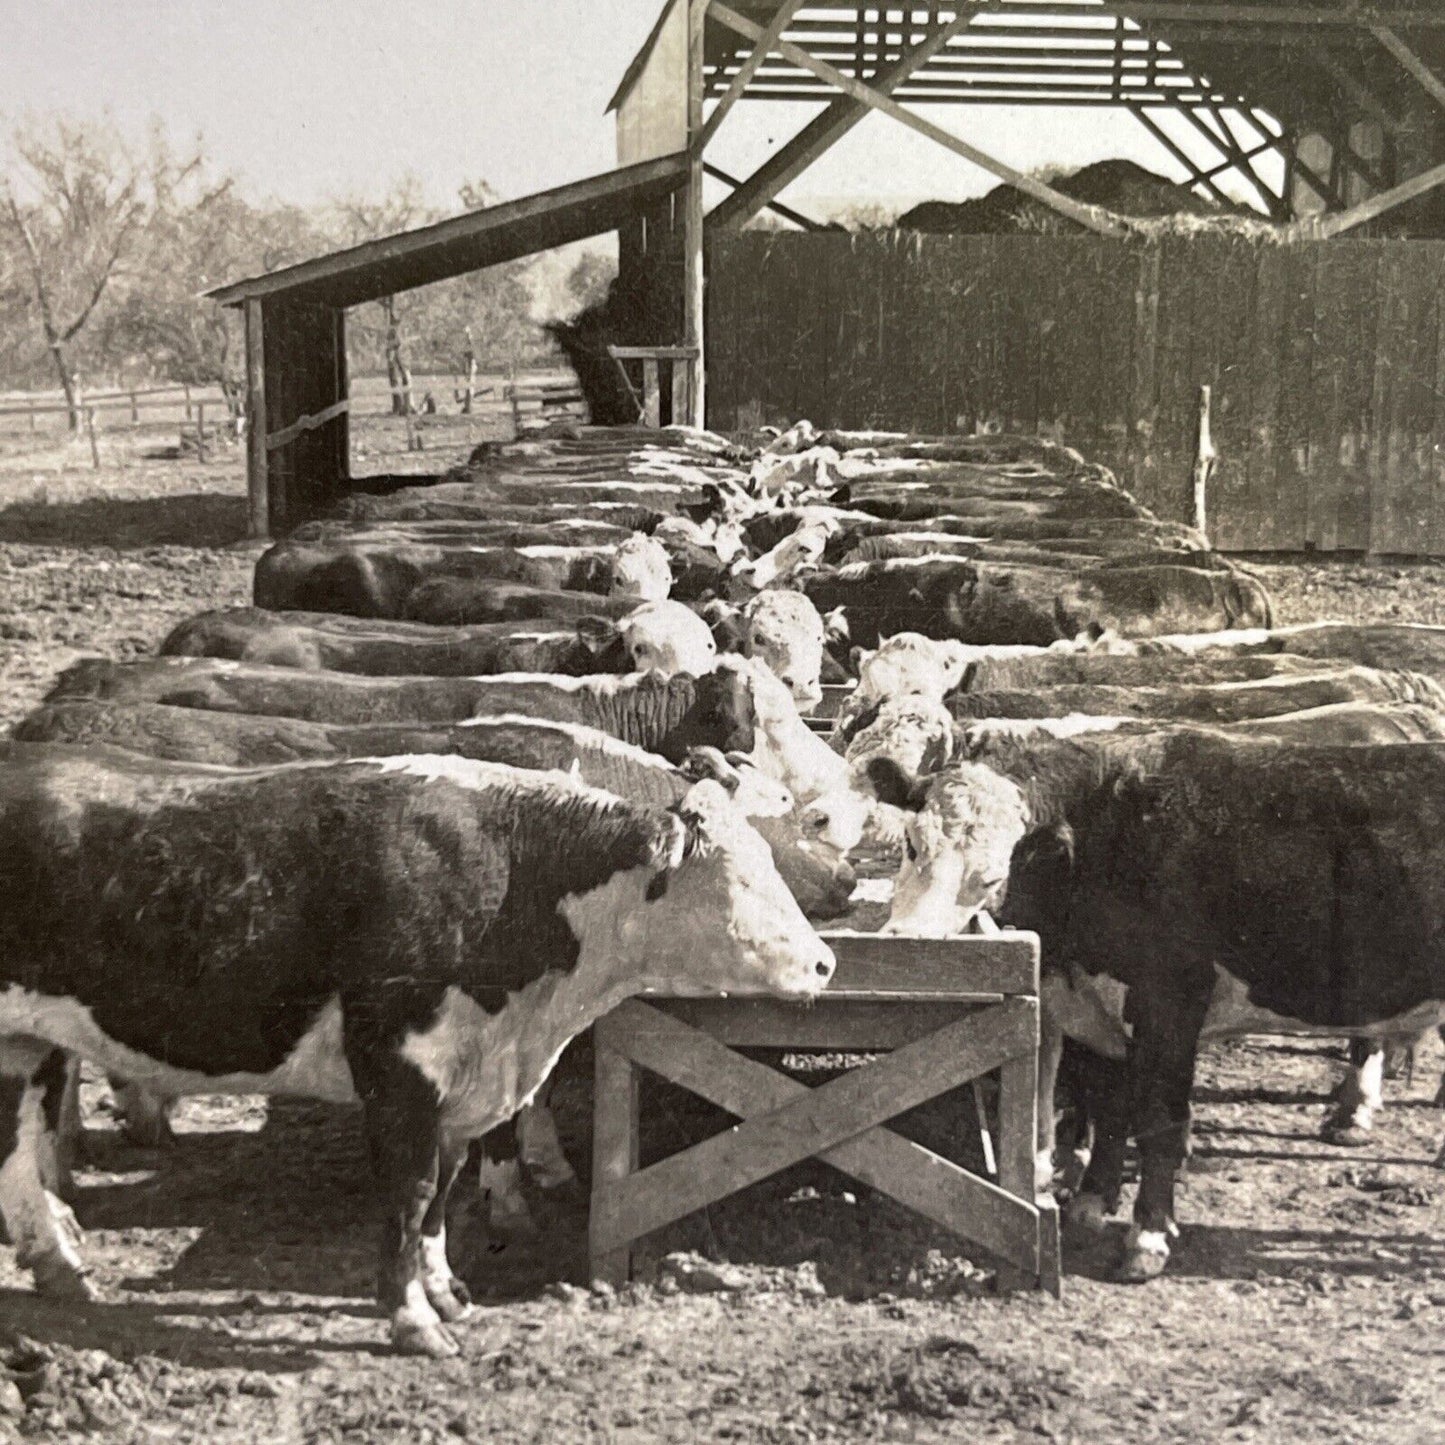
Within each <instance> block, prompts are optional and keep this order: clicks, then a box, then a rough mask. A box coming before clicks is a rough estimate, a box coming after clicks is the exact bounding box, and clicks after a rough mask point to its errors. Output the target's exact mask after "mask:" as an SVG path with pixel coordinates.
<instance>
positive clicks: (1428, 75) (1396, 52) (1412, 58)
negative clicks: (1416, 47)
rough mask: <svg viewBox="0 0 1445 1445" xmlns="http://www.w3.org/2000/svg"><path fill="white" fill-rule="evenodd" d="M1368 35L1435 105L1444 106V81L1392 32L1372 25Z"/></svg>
mask: <svg viewBox="0 0 1445 1445" xmlns="http://www.w3.org/2000/svg"><path fill="white" fill-rule="evenodd" d="M1370 34H1371V35H1373V36H1374V37H1375V39H1376V40H1378V41H1379V42H1380V44H1381V45H1383V46H1384V47H1385V49H1386V50H1388V51H1389V52H1390V54H1391V55H1393V56H1394V57H1395V59H1396V60H1397V61H1398V62H1399V63H1400V66H1401V67H1402V68H1403V69H1404V70H1406V71H1407V72H1408V73H1409V74H1410V75H1411V76H1412V77H1413V78H1414V79H1415V80H1416V81H1417V82H1418V83H1419V84H1420V86H1421V88H1422V89H1423V90H1424V91H1425V92H1426V93H1427V94H1428V95H1429V96H1430V97H1431V99H1433V100H1434V101H1435V103H1436V104H1437V105H1442V106H1445V81H1442V80H1441V79H1440V77H1439V76H1438V75H1436V74H1435V72H1434V71H1433V70H1431V69H1430V67H1429V66H1428V65H1426V64H1425V62H1424V61H1423V60H1421V59H1420V57H1419V56H1418V55H1416V54H1415V52H1414V51H1413V50H1411V49H1410V47H1409V46H1408V45H1406V44H1405V42H1404V41H1403V40H1401V39H1400V37H1399V36H1398V35H1396V34H1395V32H1394V31H1393V30H1391V29H1390V28H1389V27H1388V26H1385V25H1372V26H1370Z"/></svg>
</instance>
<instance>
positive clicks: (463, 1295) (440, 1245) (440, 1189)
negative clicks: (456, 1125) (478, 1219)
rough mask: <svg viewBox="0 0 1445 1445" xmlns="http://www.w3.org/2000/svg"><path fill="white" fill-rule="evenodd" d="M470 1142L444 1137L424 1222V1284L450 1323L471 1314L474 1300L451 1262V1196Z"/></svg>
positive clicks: (448, 1136) (422, 1275)
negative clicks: (432, 1192) (449, 1247)
mask: <svg viewBox="0 0 1445 1445" xmlns="http://www.w3.org/2000/svg"><path fill="white" fill-rule="evenodd" d="M469 1142H470V1141H468V1140H466V1139H457V1138H453V1137H451V1136H450V1135H445V1134H444V1135H443V1136H442V1140H441V1143H440V1145H439V1148H438V1158H437V1192H436V1197H435V1198H434V1199H433V1200H432V1202H431V1203H430V1204H429V1205H428V1206H427V1210H426V1213H425V1214H424V1215H423V1216H422V1221H421V1285H422V1289H423V1290H424V1291H425V1292H426V1297H427V1299H428V1300H430V1301H431V1306H432V1308H433V1309H434V1310H435V1311H436V1312H437V1314H438V1315H439V1316H440V1317H441V1318H442V1319H443V1320H444V1321H446V1323H448V1324H452V1323H454V1322H455V1321H457V1320H461V1319H465V1318H466V1317H467V1315H469V1314H470V1313H471V1308H472V1297H471V1295H470V1293H469V1292H468V1291H467V1287H466V1285H464V1284H463V1283H462V1282H461V1280H459V1279H458V1278H457V1277H456V1275H454V1274H453V1273H452V1267H451V1263H450V1261H449V1260H448V1259H447V1223H446V1219H447V1195H448V1194H449V1193H450V1192H451V1187H452V1185H453V1184H454V1183H456V1178H457V1174H458V1173H459V1172H460V1170H461V1167H462V1165H463V1163H465V1161H466V1157H467V1146H468V1143H469Z"/></svg>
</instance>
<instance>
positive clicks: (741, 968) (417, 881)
mask: <svg viewBox="0 0 1445 1445" xmlns="http://www.w3.org/2000/svg"><path fill="white" fill-rule="evenodd" d="M0 761H3V767H0V944H3V948H0V955H3V963H0V1118H3V1120H4V1123H3V1127H0V1155H3V1157H0V1214H3V1217H4V1221H5V1225H6V1228H7V1230H8V1232H9V1235H10V1238H11V1240H12V1241H13V1243H14V1245H15V1248H16V1254H17V1259H18V1261H19V1262H20V1263H21V1264H22V1265H23V1266H25V1267H28V1268H29V1269H30V1270H31V1271H32V1273H33V1274H34V1277H35V1280H36V1284H37V1286H38V1287H39V1288H40V1289H41V1290H43V1291H44V1292H46V1293H50V1294H55V1295H61V1296H67V1297H75V1298H89V1297H91V1296H92V1294H93V1289H92V1287H91V1285H90V1282H89V1280H88V1279H87V1277H86V1269H85V1265H84V1262H83V1260H82V1259H81V1257H80V1254H79V1251H78V1243H77V1239H76V1234H77V1233H78V1231H75V1230H74V1226H73V1220H71V1219H70V1218H69V1216H68V1211H66V1210H65V1207H64V1206H63V1205H62V1204H60V1202H59V1201H58V1200H56V1199H55V1198H54V1196H53V1195H51V1194H49V1193H48V1192H47V1190H46V1188H45V1184H44V1182H43V1176H44V1173H45V1171H46V1168H47V1165H46V1156H47V1155H48V1154H49V1153H50V1152H51V1151H52V1150H53V1144H54V1139H53V1123H52V1122H51V1121H52V1120H53V1118H54V1113H55V1108H56V1104H57V1097H56V1096H57V1091H58V1090H59V1089H60V1088H61V1087H62V1085H63V1075H64V1055H65V1054H66V1053H74V1054H78V1055H80V1056H81V1057H83V1058H88V1059H90V1060H91V1061H92V1062H94V1063H95V1064H96V1065H98V1066H99V1067H101V1068H103V1069H106V1070H109V1071H114V1072H116V1073H119V1074H121V1075H123V1076H124V1077H127V1078H131V1079H135V1080H138V1081H140V1082H142V1083H147V1084H154V1085H156V1086H157V1087H158V1088H159V1089H160V1090H161V1091H162V1092H167V1093H197V1092H242V1093H279V1094H294V1095H301V1096H304V1097H310V1098H319V1099H325V1100H335V1101H338V1102H346V1101H351V1100H356V1099H359V1100H360V1101H361V1103H362V1107H363V1110H364V1115H365V1126H366V1132H367V1136H368V1140H369V1143H370V1152H371V1156H372V1159H373V1162H374V1167H375V1170H376V1175H377V1185H378V1189H379V1192H380V1196H381V1203H382V1212H383V1227H382V1237H381V1244H380V1252H379V1266H380V1270H379V1274H380V1290H379V1292H380V1297H381V1302H382V1307H383V1309H384V1310H385V1311H386V1312H387V1314H388V1315H389V1317H390V1323H391V1338H392V1341H393V1343H394V1344H395V1346H396V1347H397V1348H398V1349H400V1350H403V1351H407V1352H412V1353H420V1354H426V1355H432V1356H436V1357H445V1356H448V1355H454V1354H456V1353H457V1351H458V1345H457V1343H456V1341H455V1339H454V1338H453V1337H452V1336H451V1335H450V1334H449V1332H448V1330H447V1328H446V1325H447V1324H448V1323H450V1322H453V1321H456V1320H458V1319H460V1318H461V1317H462V1316H463V1315H464V1314H465V1313H466V1311H467V1308H468V1305H467V1297H466V1292H465V1290H464V1288H463V1287H462V1286H461V1285H460V1284H459V1282H458V1281H456V1280H455V1279H454V1278H453V1276H452V1273H451V1269H450V1266H449V1265H448V1263H447V1258H446V1235H445V1227H444V1218H445V1208H446V1200H447V1195H448V1192H449V1190H450V1188H451V1185H452V1182H453V1180H454V1178H455V1176H456V1172H457V1170H458V1168H459V1167H460V1165H461V1163H462V1160H463V1157H464V1155H465V1152H466V1147H467V1143H468V1141H469V1140H470V1139H472V1138H475V1137H477V1136H478V1135H480V1134H482V1133H484V1132H485V1131H487V1130H488V1129H491V1128H493V1127H495V1126H496V1125H498V1124H500V1123H501V1122H503V1121H504V1120H506V1119H508V1118H510V1117H511V1116H512V1115H513V1114H514V1113H515V1112H516V1110H517V1109H518V1108H519V1107H521V1106H522V1105H523V1104H525V1103H526V1102H527V1100H528V1099H529V1098H530V1097H531V1096H532V1095H533V1094H534V1093H535V1092H536V1090H537V1088H538V1087H539V1086H540V1085H541V1084H542V1083H543V1081H544V1080H545V1079H546V1077H547V1075H548V1074H549V1072H550V1071H551V1069H552V1067H553V1064H554V1063H555V1061H556V1058H557V1056H558V1054H559V1053H560V1052H561V1050H562V1049H563V1048H564V1047H565V1046H566V1044H567V1042H568V1040H569V1039H570V1038H572V1037H573V1036H574V1035H575V1034H576V1033H577V1032H578V1031H579V1030H581V1029H583V1028H586V1027H587V1026H588V1024H589V1023H591V1022H592V1021H593V1020H594V1019H596V1018H597V1017H599V1016H600V1015H602V1014H604V1013H606V1012H607V1011H608V1010H609V1009H611V1008H613V1007H615V1006H616V1004H618V1003H619V1002H621V1001H622V1000H623V999H625V998H627V997H628V996H630V995H632V994H636V993H639V992H643V991H646V990H649V989H651V990H658V991H662V992H667V993H673V994H696V995H702V994H712V993H717V992H719V991H726V992H749V991H756V992H760V993H773V994H778V995H781V996H784V997H792V998H799V999H806V998H811V997H813V996H814V995H816V994H817V992H818V991H819V990H820V989H821V988H822V987H823V985H824V984H825V983H826V982H827V980H828V978H829V977H830V976H831V974H832V971H833V957H832V954H831V952H830V951H829V949H828V948H827V946H826V945H825V944H824V943H823V942H822V940H820V939H819V938H818V936H817V935H816V934H815V933H814V932H813V930H812V928H811V927H810V926H809V925H808V923H807V922H806V920H805V919H804V918H803V916H802V914H801V913H800V912H799V911H798V907H797V904H796V903H795V902H794V901H793V899H792V897H791V896H790V895H789V894H788V892H787V890H786V889H785V888H784V887H783V885H782V882H781V880H780V879H779V878H778V876H777V873H776V872H775V870H774V869H773V867H772V864H771V861H770V859H769V857H768V852H767V848H766V845H765V844H764V843H763V841H762V839H761V838H759V837H758V836H757V834H756V833H755V832H753V831H752V829H750V828H749V827H748V826H747V824H746V822H745V821H744V819H743V818H742V816H741V814H740V813H739V812H738V811H737V810H736V808H735V807H734V806H733V805H732V804H731V802H729V800H728V798H727V796H726V794H725V793H724V791H723V790H722V788H720V787H719V786H718V785H716V784H714V783H701V784H698V785H696V787H695V788H694V789H692V790H691V791H690V792H689V793H688V794H687V795H686V797H685V798H684V800H683V803H682V804H681V805H680V806H679V808H678V809H677V810H675V811H668V810H663V809H648V808H640V807H637V806H635V805H632V804H628V803H624V802H623V801H622V800H620V799H618V798H616V797H615V796H613V795H611V794H608V793H604V792H601V791H598V790H595V789H591V788H587V787H585V786H583V785H581V784H579V783H576V782H574V781H573V780H571V779H570V778H568V777H567V776H566V775H565V774H554V775H537V774H528V773H524V772H521V771H518V770H514V769H510V768H505V767H496V766H492V765H488V764H481V763H474V762H468V761H464V760H461V759H458V758H445V757H436V756H418V757H401V758H386V759H375V760H361V761H355V762H346V763H322V764H297V765H293V766H290V767H285V768H278V769H267V770H258V771H253V772H245V773H235V772H230V771H225V772H222V771H219V770H215V769H207V768H199V767H188V766H184V765H180V764H175V763H159V762H154V761H152V760H150V759H141V758H136V757H134V756H130V755H126V754H117V753H105V752H103V751H96V752H88V753H85V754H80V753H77V752H75V751H72V750H68V749H56V748H49V747H45V746H37V745H32V744H9V745H7V746H6V747H5V748H4V749H3V755H0ZM179 857H184V858H186V859H187V860H188V862H187V866H186V867H184V868H180V869H178V868H176V867H175V866H174V860H175V859H177V858H179ZM679 937H685V938H687V940H688V947H687V948H684V949H679V948H678V946H677V940H678V938H679Z"/></svg>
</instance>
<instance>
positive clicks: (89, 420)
mask: <svg viewBox="0 0 1445 1445" xmlns="http://www.w3.org/2000/svg"><path fill="white" fill-rule="evenodd" d="M85 431H86V435H87V436H88V437H89V438H90V463H91V465H92V466H93V467H94V468H95V469H96V471H99V470H100V448H99V447H98V446H97V445H96V444H95V408H94V407H93V406H88V407H86V409H85Z"/></svg>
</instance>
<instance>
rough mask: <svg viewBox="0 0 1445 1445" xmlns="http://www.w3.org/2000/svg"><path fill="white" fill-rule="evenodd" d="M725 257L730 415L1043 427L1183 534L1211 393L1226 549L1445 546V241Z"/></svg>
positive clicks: (1002, 242)
mask: <svg viewBox="0 0 1445 1445" xmlns="http://www.w3.org/2000/svg"><path fill="white" fill-rule="evenodd" d="M713 256H714V261H713V270H712V279H711V285H712V291H713V298H712V305H713V307H714V311H713V313H711V314H712V315H714V316H715V317H716V318H717V322H716V324H717V325H718V326H720V327H721V328H722V329H723V330H724V331H726V332H727V335H726V336H721V337H718V338H717V339H716V340H715V344H714V348H713V352H712V355H711V358H710V370H711V371H712V373H713V378H714V381H713V393H714V397H715V403H714V404H715V407H716V413H715V420H716V421H717V423H718V424H722V425H726V424H729V423H731V422H733V421H734V420H737V421H742V422H746V421H747V420H748V419H749V415H750V412H749V402H750V400H751V401H755V402H756V403H757V407H756V408H754V410H760V412H761V415H762V417H763V419H768V420H783V419H789V418H792V417H796V416H799V415H807V416H810V417H811V418H812V419H813V420H814V421H816V422H818V423H819V424H820V425H822V424H832V425H843V426H885V427H902V428H909V429H913V430H923V431H952V430H957V431H963V432H975V431H987V430H997V429H1001V428H1008V429H1018V430H1027V431H1042V432H1044V433H1046V434H1048V435H1051V436H1054V437H1056V438H1058V439H1060V440H1063V441H1065V442H1067V443H1069V444H1072V445H1074V446H1077V447H1079V448H1080V449H1081V450H1082V451H1084V452H1085V453H1086V454H1088V455H1090V456H1092V457H1094V458H1096V459H1097V460H1099V461H1102V462H1104V463H1105V464H1106V465H1109V466H1111V467H1113V468H1114V469H1115V470H1116V471H1117V472H1118V473H1119V475H1120V479H1121V481H1123V482H1124V484H1125V485H1127V486H1129V487H1131V488H1132V489H1133V490H1134V491H1135V493H1136V495H1138V496H1139V498H1140V500H1141V501H1143V502H1145V503H1146V504H1147V505H1149V506H1151V507H1153V508H1154V509H1155V510H1156V511H1157V512H1158V513H1159V514H1160V515H1162V516H1166V517H1171V518H1175V519H1181V520H1182V519H1185V518H1187V517H1188V515H1189V507H1190V501H1189V498H1190V486H1189V476H1190V469H1191V466H1192V461H1193V445H1194V416H1195V399H1196V396H1197V393H1198V388H1199V386H1200V385H1201V384H1209V385H1212V386H1213V387H1214V389H1215V392H1214V395H1215V411H1214V430H1215V442H1216V445H1217V446H1218V448H1219V451H1220V454H1221V455H1220V461H1219V464H1218V467H1217V469H1216V474H1215V481H1214V484H1213V486H1212V489H1211V512H1212V518H1213V530H1214V533H1215V539H1216V541H1217V543H1218V544H1219V545H1221V546H1222V547H1225V548H1236V549H1248V550H1271V549H1285V550H1292V549H1297V548H1300V547H1303V546H1314V547H1318V548H1320V549H1321V550H1326V551H1329V550H1336V549H1364V548H1366V547H1372V548H1374V549H1375V550H1387V551H1402V552H1426V551H1428V552H1433V553H1436V554H1445V516H1442V510H1445V463H1442V458H1441V456H1440V455H1439V454H1438V453H1437V452H1436V449H1435V444H1436V438H1437V437H1438V436H1440V434H1441V432H1442V430H1445V398H1442V396H1441V395H1440V393H1441V391H1442V390H1445V386H1442V385H1441V383H1442V379H1445V307H1442V304H1441V301H1440V299H1439V297H1438V295H1437V291H1438V290H1439V284H1438V278H1439V277H1440V275H1441V271H1442V268H1445V243H1442V242H1437V241H1380V240H1360V239H1356V238H1350V239H1341V240H1335V241H1329V242H1309V243H1301V244H1297V245H1290V246H1273V245H1260V244H1256V243H1252V242H1249V241H1244V240H1241V239H1236V238H1229V237H1218V236H1205V237H1179V236H1175V237H1169V238H1166V239H1165V240H1163V241H1162V242H1160V243H1158V244H1156V245H1152V246H1140V245H1139V244H1138V243H1137V242H1134V243H1123V242H1117V241H1111V240H1107V239H1095V238H1076V237H1039V236H898V235H894V234H879V233H865V234H859V235H853V236H846V237H845V236H839V235H836V234H833V235H825V234H817V235H792V234H773V235H769V236H758V235H743V236H740V237H731V238H718V239H717V240H716V241H715V242H714V243H713ZM1387 258H1388V259H1387ZM1156 274H1157V302H1156V300H1155V297H1156V287H1155V282H1154V277H1155V275H1156ZM723 292H728V293H730V294H727V295H723V294H721V293H723Z"/></svg>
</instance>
